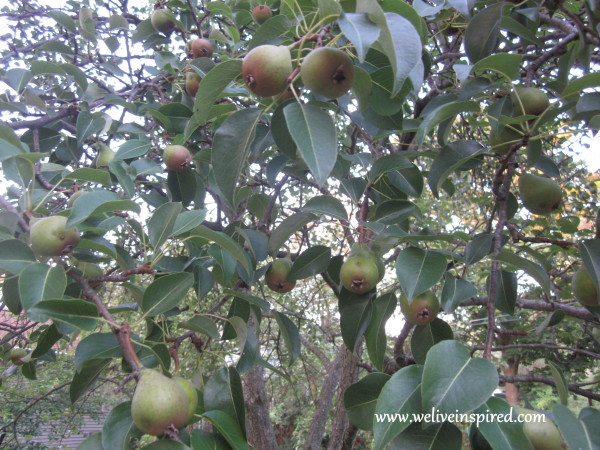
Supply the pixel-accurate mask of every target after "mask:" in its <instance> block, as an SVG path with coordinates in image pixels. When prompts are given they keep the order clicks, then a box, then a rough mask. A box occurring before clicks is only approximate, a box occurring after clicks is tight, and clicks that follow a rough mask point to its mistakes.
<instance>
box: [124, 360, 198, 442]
mask: <svg viewBox="0 0 600 450" xmlns="http://www.w3.org/2000/svg"><path fill="white" fill-rule="evenodd" d="M188 411H189V400H188V396H187V394H186V392H185V390H184V388H182V387H181V386H180V385H179V383H177V382H176V381H174V380H172V379H171V378H168V377H166V376H164V375H163V374H161V373H160V372H157V371H156V370H154V369H142V370H141V371H140V378H139V381H138V383H137V386H136V388H135V392H134V393H133V398H132V399H131V417H132V419H133V423H134V424H135V426H136V427H138V428H139V429H140V430H141V431H143V432H144V433H146V434H151V435H153V436H161V435H162V434H164V432H165V431H166V430H167V428H168V427H170V426H171V425H172V426H174V427H175V428H181V427H183V426H184V425H185V423H186V420H187V417H188Z"/></svg>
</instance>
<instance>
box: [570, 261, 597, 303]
mask: <svg viewBox="0 0 600 450" xmlns="http://www.w3.org/2000/svg"><path fill="white" fill-rule="evenodd" d="M571 285H572V289H573V296H574V297H575V298H576V299H577V301H578V302H579V303H581V304H582V305H585V306H600V304H599V303H598V290H597V289H596V285H595V284H594V282H593V281H592V277H591V276H590V273H589V272H588V270H587V269H586V268H585V267H581V268H579V269H578V270H577V271H576V272H575V274H573V279H572V280H571Z"/></svg>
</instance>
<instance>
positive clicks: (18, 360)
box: [9, 348, 31, 366]
mask: <svg viewBox="0 0 600 450" xmlns="http://www.w3.org/2000/svg"><path fill="white" fill-rule="evenodd" d="M28 355H29V353H28V352H27V350H25V349H24V348H13V349H12V350H11V351H10V354H9V357H10V360H11V361H12V363H13V364H14V365H15V366H22V365H23V364H25V363H26V362H29V361H31V356H30V357H29V358H27V356H28Z"/></svg>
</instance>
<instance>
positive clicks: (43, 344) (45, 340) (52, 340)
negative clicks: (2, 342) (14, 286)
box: [5, 282, 63, 359]
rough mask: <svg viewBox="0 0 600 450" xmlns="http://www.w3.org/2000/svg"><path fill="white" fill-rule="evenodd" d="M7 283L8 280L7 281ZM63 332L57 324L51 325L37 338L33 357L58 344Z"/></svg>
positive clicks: (32, 353)
mask: <svg viewBox="0 0 600 450" xmlns="http://www.w3.org/2000/svg"><path fill="white" fill-rule="evenodd" d="M5 283H6V282H5ZM62 336H63V335H62V333H61V332H60V331H59V330H58V328H57V327H56V325H55V324H52V325H50V326H49V327H47V328H46V329H45V330H44V331H42V334H40V337H39V338H38V340H37V346H36V347H35V350H34V351H33V352H31V357H32V358H33V359H36V358H39V357H40V356H42V355H44V354H46V353H47V352H48V351H49V350H50V349H51V348H52V346H53V345H54V344H56V343H57V342H58V341H59V340H60V338H62Z"/></svg>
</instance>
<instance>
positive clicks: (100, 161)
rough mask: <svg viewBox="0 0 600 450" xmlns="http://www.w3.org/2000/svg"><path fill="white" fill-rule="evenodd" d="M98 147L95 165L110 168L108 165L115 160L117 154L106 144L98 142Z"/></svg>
mask: <svg viewBox="0 0 600 450" xmlns="http://www.w3.org/2000/svg"><path fill="white" fill-rule="evenodd" d="M96 147H97V148H98V154H97V155H96V160H95V162H94V165H95V166H96V167H108V163H109V162H111V161H112V160H113V159H114V158H115V155H116V152H114V151H112V150H111V149H110V147H109V146H108V145H106V144H105V143H104V142H98V143H97V144H96Z"/></svg>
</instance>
